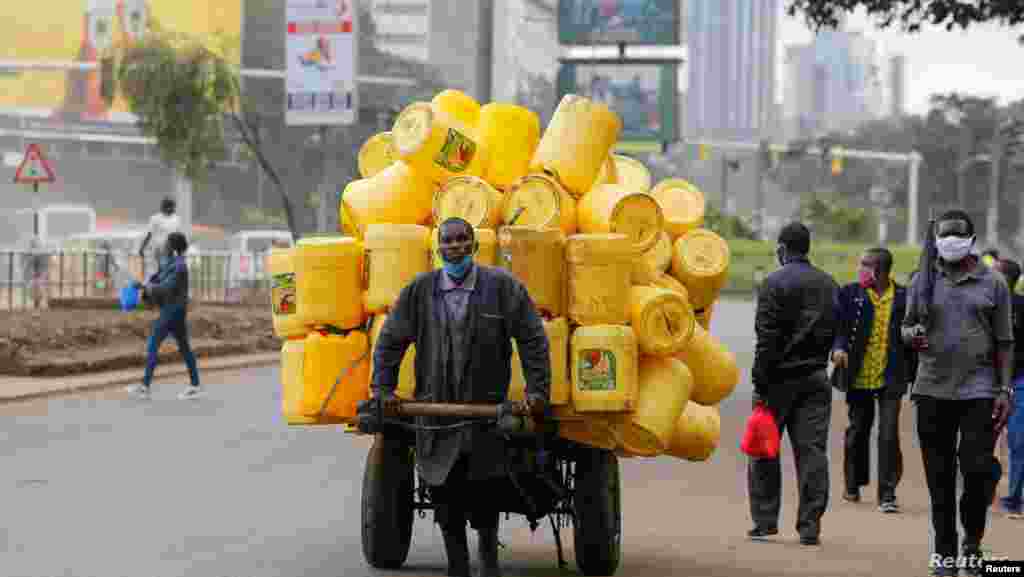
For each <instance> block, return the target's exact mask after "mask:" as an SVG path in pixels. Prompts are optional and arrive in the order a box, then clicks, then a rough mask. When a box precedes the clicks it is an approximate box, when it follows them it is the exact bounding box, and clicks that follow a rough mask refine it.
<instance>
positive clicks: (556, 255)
mask: <svg viewBox="0 0 1024 577" xmlns="http://www.w3.org/2000/svg"><path fill="white" fill-rule="evenodd" d="M498 266H499V267H502V268H504V269H506V270H508V271H509V272H510V273H512V276H514V277H516V278H517V279H519V282H521V283H523V284H524V285H525V286H526V290H527V292H528V293H530V297H531V298H533V302H534V304H535V305H536V307H537V309H538V310H540V311H541V312H543V313H546V314H548V315H550V316H552V317H560V316H564V315H565V282H564V279H565V236H564V235H563V234H562V231H561V230H559V229H557V228H533V227H528V226H505V227H502V228H501V229H500V230H498Z"/></svg>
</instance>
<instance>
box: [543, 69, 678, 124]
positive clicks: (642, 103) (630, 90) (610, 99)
mask: <svg viewBox="0 0 1024 577" xmlns="http://www.w3.org/2000/svg"><path fill="white" fill-rule="evenodd" d="M676 66H677V65H676V64H674V63H653V64H648V63H635V64H634V63H627V64H595V63H581V62H573V63H565V64H563V65H562V69H561V72H560V74H559V83H558V84H559V95H558V96H559V98H561V97H562V96H564V95H565V94H578V95H580V96H585V97H587V98H590V99H592V100H597V101H599V102H603V103H605V104H606V105H607V106H608V108H611V109H612V110H614V111H615V113H616V114H618V115H619V117H620V118H621V119H622V135H621V136H620V137H619V140H621V141H633V142H637V141H639V142H673V141H675V140H677V135H678V132H677V128H676V103H677V101H678V93H677V90H676Z"/></svg>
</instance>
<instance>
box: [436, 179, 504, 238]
mask: <svg viewBox="0 0 1024 577" xmlns="http://www.w3.org/2000/svg"><path fill="white" fill-rule="evenodd" d="M504 208H505V197H504V196H502V194H501V193H500V192H498V190H497V189H496V188H494V187H493V186H491V185H490V184H488V183H487V181H485V180H484V179H482V178H479V177H476V176H459V177H456V178H453V179H451V180H449V181H448V184H446V185H444V186H443V187H442V188H441V189H440V190H438V191H437V194H436V195H435V196H434V224H436V225H438V226H440V225H441V223H442V222H444V221H445V220H447V219H449V218H452V217H459V218H461V219H463V220H465V221H466V222H468V223H469V224H471V225H473V228H492V229H493V228H497V226H498V225H499V224H501V211H502V209H504Z"/></svg>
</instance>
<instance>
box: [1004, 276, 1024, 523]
mask: <svg viewBox="0 0 1024 577" xmlns="http://www.w3.org/2000/svg"><path fill="white" fill-rule="evenodd" d="M998 266H999V269H1000V271H1001V272H1002V273H1003V276H1004V277H1006V282H1007V283H1008V284H1009V286H1010V287H1011V292H1012V287H1014V286H1016V284H1017V282H1018V281H1019V280H1020V276H1021V267H1020V264H1018V263H1017V262H1016V261H1012V260H1008V259H1002V260H1000V261H999V263H998ZM1013 340H1014V343H1015V349H1016V350H1015V352H1014V355H1013V357H1014V367H1015V368H1014V373H1013V379H1014V389H1015V393H1014V397H1015V398H1016V407H1015V409H1014V411H1013V414H1012V415H1011V416H1010V422H1009V425H1008V426H1007V431H1006V441H1007V445H1008V448H1009V453H1010V459H1009V461H1010V463H1009V467H1008V468H1009V470H1010V490H1009V492H1008V494H1007V495H1006V496H1005V497H1003V498H1002V500H1001V502H1002V506H1003V510H1004V511H1006V512H1007V513H1009V515H1010V517H1011V518H1014V519H1024V295H1020V294H1016V293H1014V294H1013Z"/></svg>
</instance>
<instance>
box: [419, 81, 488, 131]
mask: <svg viewBox="0 0 1024 577" xmlns="http://www.w3.org/2000/svg"><path fill="white" fill-rule="evenodd" d="M430 104H431V106H433V107H434V109H435V110H440V111H441V112H443V113H445V114H447V115H448V116H450V117H452V118H454V119H455V120H457V121H459V122H460V123H462V125H463V126H465V127H467V128H470V129H472V128H476V125H477V123H478V122H479V120H480V103H479V102H477V101H476V99H475V98H473V97H472V96H470V95H468V94H466V93H465V92H463V91H461V90H455V89H454V88H448V89H446V90H442V91H441V92H438V93H437V94H436V95H435V96H434V98H433V99H431V101H430Z"/></svg>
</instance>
